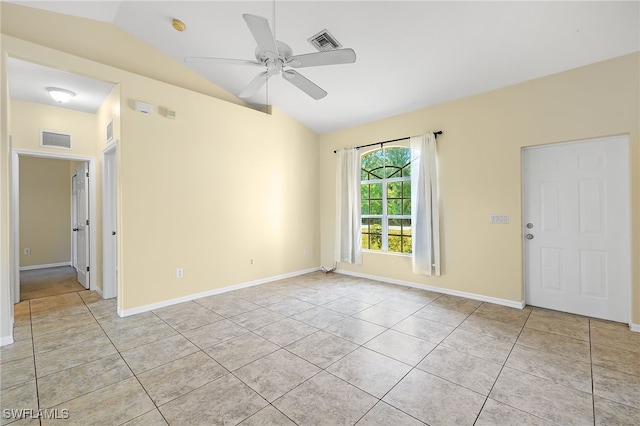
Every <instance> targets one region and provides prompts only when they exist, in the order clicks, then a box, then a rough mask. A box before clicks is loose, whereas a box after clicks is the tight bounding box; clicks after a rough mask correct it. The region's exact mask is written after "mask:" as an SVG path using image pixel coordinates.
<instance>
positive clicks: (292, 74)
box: [184, 13, 356, 100]
mask: <svg viewBox="0 0 640 426" xmlns="http://www.w3.org/2000/svg"><path fill="white" fill-rule="evenodd" d="M242 17H243V18H244V21H245V22H246V23H247V26H248V27H249V30H250V31H251V34H253V38H255V40H256V43H257V44H258V47H256V60H255V61H254V60H243V59H227V58H209V57H202V56H188V57H186V58H184V60H185V62H190V63H196V62H202V63H217V64H236V65H250V66H256V67H263V68H266V71H263V72H261V73H259V74H258V75H256V76H255V77H254V79H253V80H251V82H250V83H249V85H248V86H247V87H246V88H245V89H244V90H243V91H242V92H241V93H240V95H239V96H240V97H241V98H250V97H251V96H253V95H255V94H256V93H257V92H258V90H260V88H261V87H262V86H264V85H265V84H266V82H267V80H268V79H269V78H270V77H272V76H274V75H278V74H280V75H282V77H283V78H284V79H285V80H286V81H288V82H289V83H291V84H293V85H294V86H296V87H297V88H298V89H300V90H302V91H303V92H305V93H306V94H307V95H309V96H311V97H312V98H313V99H316V100H318V99H322V98H324V97H325V96H327V92H326V91H325V90H324V89H322V88H321V87H319V86H318V85H317V84H315V83H314V82H312V81H311V80H309V79H308V78H306V77H305V76H303V75H302V74H300V73H299V72H297V71H296V70H295V69H291V68H304V67H316V66H322V65H337V64H350V63H353V62H355V61H356V52H354V51H353V49H335V50H329V51H323V52H316V53H307V54H302V55H294V54H293V51H292V50H291V48H290V47H289V46H288V45H286V44H285V43H283V42H281V41H278V40H276V39H275V38H274V36H273V34H272V33H271V28H270V27H269V21H267V19H266V18H263V17H262V16H256V15H250V14H248V13H245V14H244V15H242Z"/></svg>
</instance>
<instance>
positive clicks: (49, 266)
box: [20, 262, 71, 271]
mask: <svg viewBox="0 0 640 426" xmlns="http://www.w3.org/2000/svg"><path fill="white" fill-rule="evenodd" d="M59 266H71V262H60V263H48V264H46V265H31V266H21V267H20V270H21V271H31V270H32V269H45V268H57V267H59Z"/></svg>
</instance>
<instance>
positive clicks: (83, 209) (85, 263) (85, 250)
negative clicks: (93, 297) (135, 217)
mask: <svg viewBox="0 0 640 426" xmlns="http://www.w3.org/2000/svg"><path fill="white" fill-rule="evenodd" d="M76 176H77V179H76V188H75V191H74V197H75V198H76V200H77V202H76V206H77V212H76V217H77V219H78V223H77V226H76V227H75V228H74V229H77V231H75V234H76V250H77V253H76V269H77V271H78V282H79V283H80V284H82V285H83V286H84V288H86V289H88V288H89V268H90V265H89V259H90V257H89V226H90V218H89V164H88V163H87V162H83V163H81V164H80V165H78V168H77V169H76Z"/></svg>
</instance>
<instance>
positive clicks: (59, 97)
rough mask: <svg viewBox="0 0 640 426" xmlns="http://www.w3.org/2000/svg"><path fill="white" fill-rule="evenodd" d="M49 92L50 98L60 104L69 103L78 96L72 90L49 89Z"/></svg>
mask: <svg viewBox="0 0 640 426" xmlns="http://www.w3.org/2000/svg"><path fill="white" fill-rule="evenodd" d="M47 92H49V96H51V97H52V98H53V100H54V101H56V102H58V103H60V104H64V103H66V102H69V101H70V100H71V98H73V97H74V96H75V95H76V94H75V93H73V92H72V91H71V90H67V89H60V88H59V87H47Z"/></svg>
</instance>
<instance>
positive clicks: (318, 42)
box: [308, 30, 342, 52]
mask: <svg viewBox="0 0 640 426" xmlns="http://www.w3.org/2000/svg"><path fill="white" fill-rule="evenodd" d="M308 40H309V43H311V44H312V45H313V46H314V47H315V48H316V49H318V50H319V51H321V52H326V51H328V50H334V49H338V48H340V47H342V45H341V44H340V43H339V42H338V40H336V39H335V37H334V36H332V35H331V34H329V31H327V30H322V31H320V32H319V33H318V34H316V35H314V36H313V37H311V38H310V39H308Z"/></svg>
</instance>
